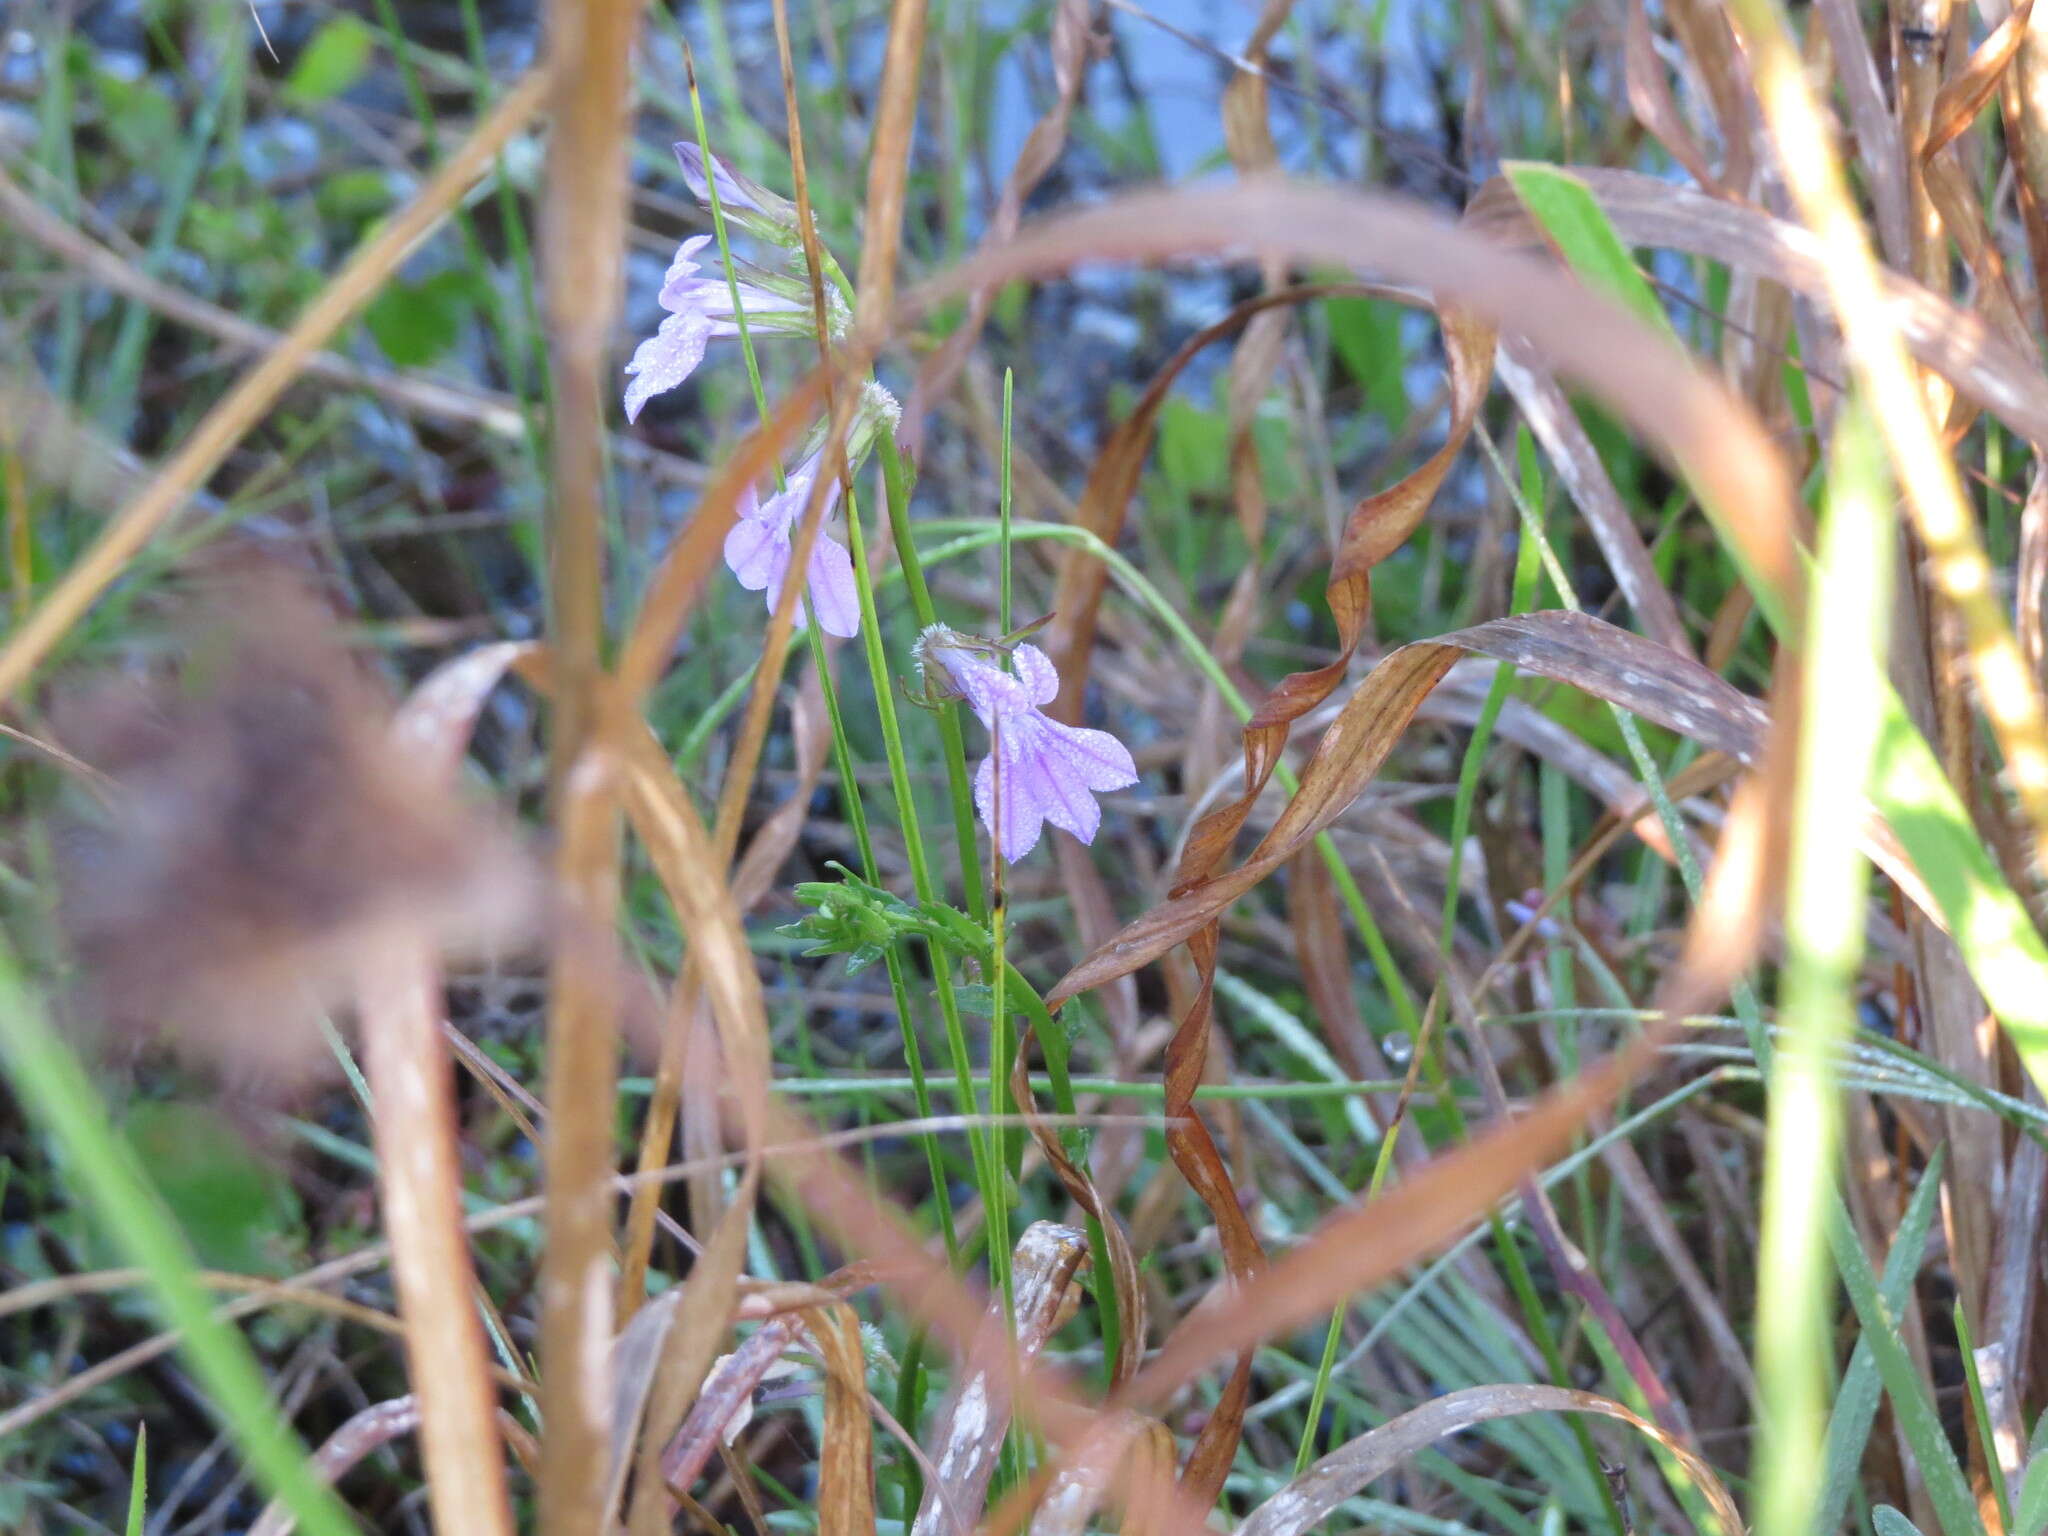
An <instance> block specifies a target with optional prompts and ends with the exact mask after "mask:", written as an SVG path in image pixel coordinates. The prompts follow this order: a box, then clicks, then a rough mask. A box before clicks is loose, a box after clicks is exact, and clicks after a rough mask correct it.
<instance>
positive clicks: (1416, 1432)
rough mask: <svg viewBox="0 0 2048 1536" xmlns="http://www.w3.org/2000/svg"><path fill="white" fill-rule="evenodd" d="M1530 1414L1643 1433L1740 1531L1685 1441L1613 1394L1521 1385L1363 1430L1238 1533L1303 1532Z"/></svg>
mask: <svg viewBox="0 0 2048 1536" xmlns="http://www.w3.org/2000/svg"><path fill="white" fill-rule="evenodd" d="M1525 1413H1591V1414H1598V1415H1600V1416H1601V1417H1603V1418H1609V1419H1614V1420H1616V1421H1618V1422H1619V1423H1623V1424H1626V1425H1628V1426H1629V1427H1630V1428H1632V1429H1635V1430H1637V1431H1639V1432H1640V1433H1641V1434H1643V1435H1644V1436H1645V1437H1646V1438H1648V1439H1650V1440H1652V1441H1654V1442H1655V1443H1656V1445H1657V1446H1658V1447H1659V1449H1661V1450H1663V1451H1664V1452H1665V1453H1667V1454H1668V1455H1669V1456H1670V1457H1671V1458H1672V1459H1673V1460H1674V1461H1676V1462H1677V1463H1678V1464H1679V1465H1680V1466H1682V1467H1684V1468H1685V1470H1686V1473H1687V1475H1688V1476H1689V1477H1691V1479H1692V1481H1693V1484H1694V1486H1695V1487H1697V1488H1698V1489H1699V1490H1700V1492H1701V1493H1702V1494H1704V1495H1705V1496H1706V1499H1707V1503H1708V1505H1709V1506H1710V1507H1711V1508H1712V1509H1713V1511H1714V1514H1715V1517H1716V1518H1717V1519H1719V1520H1720V1521H1721V1523H1722V1525H1723V1526H1724V1527H1725V1528H1726V1531H1727V1536H1742V1533H1743V1529H1744V1527H1743V1524H1742V1516H1741V1513H1740V1511H1739V1510H1738V1509H1737V1508H1736V1505H1735V1500H1734V1499H1733V1498H1732V1497H1731V1496H1730V1495H1729V1492H1728V1489H1727V1488H1726V1486H1724V1485H1723V1483H1722V1482H1721V1479H1720V1477H1719V1475H1718V1474H1716V1473H1715V1471H1714V1469H1713V1468H1712V1467H1710V1466H1708V1465H1707V1464H1706V1462H1704V1461H1702V1460H1701V1459H1700V1458H1699V1457H1698V1456H1697V1455H1695V1454H1694V1453H1693V1452H1692V1451H1691V1450H1689V1449H1688V1448H1687V1447H1686V1446H1685V1444H1684V1443H1683V1442H1682V1441H1680V1440H1678V1439H1676V1438H1675V1437H1674V1436H1672V1435H1669V1434H1667V1433H1665V1431H1663V1430H1661V1429H1659V1428H1658V1427H1657V1426H1656V1425H1655V1424H1652V1423H1650V1422H1649V1421H1648V1420H1646V1419H1643V1418H1640V1417H1638V1416H1637V1415H1636V1414H1635V1413H1633V1412H1631V1411H1630V1410H1629V1409H1627V1408H1625V1407H1623V1406H1622V1405H1621V1404H1620V1403H1617V1402H1615V1401H1614V1400H1613V1399H1611V1398H1606V1397H1600V1396H1597V1395H1595V1394H1594V1393H1591V1392H1575V1391H1572V1390H1571V1389H1569V1388H1566V1387H1551V1386H1538V1385H1533V1384H1528V1383H1523V1382H1503V1383H1501V1384H1499V1385H1496V1386H1485V1387H1465V1388H1463V1389H1461V1390H1459V1391H1456V1392H1446V1393H1445V1394H1444V1395H1443V1396H1442V1397H1439V1398H1434V1399H1432V1400H1431V1401H1429V1402H1426V1403H1424V1404H1422V1405H1421V1406H1420V1407H1417V1408H1411V1409H1409V1410H1408V1412H1406V1413H1404V1414H1402V1415H1401V1416H1400V1417H1399V1418H1395V1419H1390V1420H1388V1421H1387V1422H1386V1423H1385V1424H1382V1425H1380V1426H1379V1427H1378V1428H1377V1429H1371V1430H1368V1431H1366V1433H1364V1434H1362V1435H1360V1436H1359V1437H1358V1438H1357V1439H1355V1440H1353V1441H1351V1442H1349V1443H1348V1444H1346V1445H1343V1446H1340V1447H1339V1448H1338V1449H1336V1450H1334V1451H1332V1452H1330V1454H1329V1455H1327V1456H1325V1457H1323V1458H1322V1460H1320V1461H1318V1462H1317V1463H1316V1464H1315V1465H1314V1466H1312V1467H1310V1468H1309V1469H1308V1470H1307V1471H1306V1472H1304V1473H1302V1474H1301V1476H1299V1477H1297V1478H1296V1479H1295V1480H1294V1481H1293V1482H1291V1483H1289V1484H1288V1485H1287V1486H1286V1487H1285V1488H1282V1489H1281V1490H1280V1491H1279V1492H1278V1493H1276V1494H1274V1495H1273V1496H1272V1497H1271V1498H1269V1499H1267V1500H1266V1502H1265V1503H1263V1504H1261V1505H1259V1507H1258V1508H1256V1509H1254V1510H1253V1511H1252V1512H1251V1513H1250V1514H1249V1515H1247V1516H1246V1517H1245V1521H1244V1524H1242V1525H1240V1526H1239V1527H1238V1528H1237V1536H1304V1533H1306V1532H1308V1531H1312V1530H1314V1529H1315V1528H1316V1527H1317V1526H1318V1525H1320V1524H1321V1523H1322V1522H1323V1521H1324V1520H1325V1519H1326V1518H1327V1517H1328V1516H1329V1515H1331V1514H1332V1513H1334V1512H1335V1510H1336V1508H1337V1506H1338V1505H1340V1504H1342V1503H1343V1502H1344V1501H1345V1500H1346V1499H1348V1498H1350V1497H1352V1496H1353V1495H1354V1494H1356V1493H1358V1492H1360V1491H1361V1490H1362V1489H1364V1488H1365V1487H1366V1485H1367V1484H1369V1483H1371V1482H1372V1481H1373V1480H1374V1479H1376V1478H1379V1477H1383V1476H1385V1475H1386V1474H1387V1473H1388V1472H1390V1471H1391V1470H1393V1468H1395V1467H1396V1466H1398V1465H1400V1464H1401V1463H1402V1462H1403V1461H1406V1460H1407V1459H1408V1458H1409V1457H1410V1456H1413V1455H1414V1454H1415V1453H1416V1452H1418V1451H1421V1450H1424V1449H1426V1448H1427V1447H1429V1446H1431V1445H1433V1444H1435V1443H1436V1442H1437V1441H1438V1440H1441V1439H1443V1438H1444V1436H1446V1435H1454V1434H1457V1433H1458V1432H1459V1431H1461V1430H1466V1429H1471V1428H1472V1427H1473V1426H1474V1425H1478V1424H1486V1423H1490V1422H1492V1421H1493V1420H1495V1419H1504V1418H1512V1417H1514V1416H1516V1415H1519V1414H1525Z"/></svg>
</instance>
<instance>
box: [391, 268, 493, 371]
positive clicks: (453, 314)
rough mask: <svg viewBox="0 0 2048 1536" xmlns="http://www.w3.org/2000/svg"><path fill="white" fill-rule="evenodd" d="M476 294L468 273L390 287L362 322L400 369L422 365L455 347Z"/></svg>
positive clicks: (439, 276) (430, 278) (447, 274)
mask: <svg viewBox="0 0 2048 1536" xmlns="http://www.w3.org/2000/svg"><path fill="white" fill-rule="evenodd" d="M474 293H475V285H474V283H473V282H472V281H471V279H470V276H469V274H468V273H466V272H455V271H449V272H436V273H435V274H434V275H433V276H432V277H428V278H422V279H421V280H420V281H419V282H417V283H391V284H389V285H388V286H386V288H385V289H384V291H383V292H382V293H380V294H378V295H377V297H376V299H375V300H374V301H373V302H372V303H371V305H370V307H369V308H368V309H367V310H365V311H364V312H363V323H364V324H365V325H367V326H368V327H369V328H370V334H371V335H372V336H374V337H375V338H376V339H377V345H378V346H379V347H381V348H382V349H383V351H384V355H385V356H386V357H388V358H390V359H391V361H392V363H393V364H395V365H396V366H397V367H400V368H418V367H422V366H424V365H425V364H427V363H431V362H432V361H434V359H435V358H437V357H439V356H440V355H441V354H442V353H444V352H446V351H447V350H448V349H449V348H450V347H452V346H454V345H455V338H456V337H457V336H458V335H460V334H461V331H462V321H463V319H464V317H465V316H466V315H468V313H469V311H470V307H471V302H472V299H473V297H474Z"/></svg>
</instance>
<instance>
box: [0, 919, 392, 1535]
mask: <svg viewBox="0 0 2048 1536" xmlns="http://www.w3.org/2000/svg"><path fill="white" fill-rule="evenodd" d="M0 1056H4V1057H5V1060H6V1065H7V1071H8V1074H9V1076H11V1077H12V1078H13V1079H14V1085H15V1088H16V1090H17V1097H18V1098H19V1100H20V1102H21V1103H22V1104H23V1105H25V1106H27V1107H28V1108H29V1109H30V1111H31V1112H32V1113H34V1114H35V1115H36V1116H37V1117H38V1118H40V1119H41V1120H42V1122H43V1125H44V1127H45V1128H46V1129H47V1130H48V1131H49V1133H50V1135H51V1136H52V1137H53V1138H54V1139H55V1140H56V1142H57V1145H58V1146H59V1148H61V1149H62V1152H63V1155H64V1158H65V1161H66V1163H67V1165H68V1167H67V1174H68V1179H67V1185H68V1187H69V1188H71V1189H72V1190H74V1191H75V1192H76V1193H77V1195H78V1196H79V1198H80V1199H81V1200H82V1201H83V1202H84V1204H85V1205H86V1206H87V1207H88V1208H89V1209H90V1210H91V1212H92V1213H93V1215H94V1216H95V1217H96V1218H97V1219H98V1222H99V1225H100V1227H101V1229H102V1230H103V1231H104V1232H105V1234H106V1236H107V1238H108V1239H109V1240H110V1241H111V1242H113V1243H114V1244H115V1245H116V1246H117V1247H118V1248H119V1249H120V1250H121V1251H122V1253H123V1254H125V1255H126V1257H127V1259H128V1262H130V1263H131V1264H133V1265H135V1266H136V1267H137V1268H138V1269H141V1270H144V1271H146V1272H147V1273H148V1275H149V1281H150V1286H151V1288H152V1289H153V1290H154V1291H155V1293H156V1302H157V1307H158V1309H159V1311H160V1312H161V1313H162V1314H163V1320H164V1323H165V1325H166V1326H167V1327H169V1328H172V1329H174V1330H176V1331H177V1332H178V1333H180V1334H182V1335H183V1336H184V1344H183V1348H184V1351H185V1358H186V1359H187V1361H188V1362H190V1364H191V1367H192V1372H193V1374H194V1375H195V1376H197V1377H198V1378H199V1382H200V1385H201V1386H202V1387H203V1388H204V1389H205V1391H206V1394H207V1396H208V1397H209V1398H211V1399H212V1402H213V1406H214V1409H215V1411H216V1412H217V1413H219V1415H220V1416H221V1419H222V1421H223V1423H224V1424H225V1426H226V1428H227V1430H228V1433H229V1434H230V1435H231V1436H232V1437H233V1438H234V1440H235V1442H236V1443H237V1444H238V1445H239V1446H240V1447H241V1450H242V1454H243V1455H244V1456H245V1457H246V1458H247V1459H248V1463H249V1467H250V1470H251V1471H252V1472H254V1474H255V1475H256V1478H257V1480H258V1481H260V1482H261V1483H262V1484H263V1485H264V1486H265V1487H266V1488H268V1489H269V1490H270V1491H271V1492H272V1493H273V1494H275V1495H276V1496H277V1497H278V1498H280V1499H282V1500H284V1502H285V1504H286V1506H287V1507H288V1508H289V1509H290V1510H291V1511H292V1512H293V1514H294V1515H295V1516H297V1518H298V1522H299V1526H300V1528H301V1529H302V1530H304V1531H306V1532H307V1533H308V1536H349V1533H350V1532H352V1531H353V1530H354V1529H355V1526H354V1523H353V1522H352V1521H351V1520H350V1519H349V1517H348V1514H347V1513H346V1512H345V1511H344V1510H343V1509H342V1507H341V1504H340V1503H339V1501H338V1500H336V1498H335V1496H334V1494H333V1492H332V1491H331V1490H330V1489H329V1488H328V1487H327V1485H326V1484H325V1483H323V1482H321V1481H320V1480H319V1479H318V1478H317V1477H315V1476H314V1475H313V1471H312V1468H311V1466H310V1465H309V1464H308V1462H307V1460H306V1454H305V1449H304V1447H303V1446H301V1445H300V1444H299V1443H298V1439H297V1437H296V1436H295V1435H293V1434H292V1432H291V1430H290V1428H289V1427H288V1426H287V1425H286V1423H285V1421H284V1419H283V1418H282V1417H280V1415H279V1414H278V1411H277V1406H276V1404H274V1403H273V1402H272V1401H271V1400H270V1393H269V1390H268V1389H267V1388H266V1387H265V1385H264V1382H263V1373H262V1371H261V1370H260V1369H259V1368H258V1366H257V1364H256V1359H255V1357H254V1356H253V1355H252V1354H251V1353H250V1351H249V1346H248V1344H247V1342H246V1341H245V1340H244V1339H243V1338H242V1336H241V1335H240V1334H239V1333H236V1332H235V1331H234V1330H233V1329H232V1328H230V1327H228V1326H227V1324H225V1323H223V1322H221V1321H220V1319H218V1318H216V1317H215V1316H214V1314H213V1305H212V1302H211V1301H210V1300H209V1299H208V1297H207V1294H206V1292H205V1290H204V1289H202V1288H201V1286H200V1284H199V1278H198V1274H197V1272H196V1270H195V1267H194V1265H193V1261H192V1254H191V1250H190V1249H189V1248H188V1247H187V1246H186V1244H185V1239H184V1236H183V1234H182V1233H180V1232H179V1231H178V1229H177V1227H176V1226H175V1225H174V1224H173V1222H172V1221H171V1218H170V1216H169V1214H168V1213H167V1212H166V1211H165V1210H164V1207H163V1205H162V1203H161V1202H160V1201H159V1200H158V1198H157V1195H156V1192H155V1190H153V1189H152V1188H151V1187H150V1183H149V1179H148V1176H147V1175H146V1174H145V1173H144V1172H143V1171H142V1169H141V1168H140V1167H139V1166H138V1165H137V1163H136V1161H135V1157H134V1154H133V1153H132V1152H131V1151H130V1150H129V1148H128V1146H127V1144H126V1143H125V1142H123V1141H122V1140H121V1138H120V1137H119V1136H118V1135H117V1134H116V1133H115V1131H114V1128H113V1119H112V1117H111V1116H110V1115H109V1114H108V1113H107V1107H106V1105H105V1104H104V1103H103V1102H102V1101H101V1099H100V1096H99V1094H98V1092H97V1091H96V1090H95V1089H94V1088H93V1085H92V1083H91V1081H90V1080H89V1079H88V1078H87V1077H86V1075H85V1069H84V1068H83V1067H82V1066H80V1065H79V1062H78V1058H77V1057H76V1056H74V1055H73V1054H72V1053H71V1051H70V1050H69V1048H68V1047H66V1045H65V1044H64V1041H63V1040H62V1038H61V1037H60V1036H59V1035H58V1034H57V1032H56V1030H55V1029H53V1028H52V1027H51V1025H50V1021H49V1020H48V1018H46V1017H45V1016H44V1014H43V1010H42V1007H41V1005H40V1003H39V1002H38V1001H37V999H36V998H35V997H34V996H32V995H31V994H30V992H29V990H28V988H27V987H26V986H25V985H24V984H23V983H22V980H21V976H20V973H19V971H18V970H17V968H16V964H15V960H14V956H13V955H12V954H11V953H9V952H7V951H6V950H4V949H0Z"/></svg>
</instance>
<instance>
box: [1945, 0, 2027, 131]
mask: <svg viewBox="0 0 2048 1536" xmlns="http://www.w3.org/2000/svg"><path fill="white" fill-rule="evenodd" d="M2033 13H2034V0H2020V3H2019V4H2018V5H2016V6H2014V7H2013V8H2012V9H2011V10H2010V11H2008V12H2007V13H2006V16H2005V19H2004V20H2003V21H2001V22H2000V23H1999V24H1998V25H1997V26H1995V27H1993V28H1992V29H1991V35H1990V36H1989V37H1987V38H1985V39H1984V41H1983V42H1981V43H1979V44H1978V45H1977V48H1976V51H1975V52H1973V53H1972V54H1971V55H1970V57H1969V59H1968V60H1967V61H1965V63H1964V65H1963V67H1962V68H1961V69H1960V70H1958V71H1957V72H1956V73H1955V74H1953V75H1950V76H1949V77H1948V79H1946V80H1944V81H1943V82H1942V83H1941V89H1940V90H1939V91H1937V92H1936V93H1935V96H1934V105H1933V109H1932V111H1931V112H1930V113H1929V114H1928V123H1927V142H1926V144H1925V146H1924V147H1923V148H1922V149H1921V151H1920V153H1921V155H1922V156H1923V157H1924V158H1927V159H1932V158H1933V157H1934V156H1935V155H1938V154H1940V153H1941V151H1942V150H1944V149H1946V148H1947V147H1948V146H1949V145H1950V144H1953V143H1954V142H1955V141H1956V139H1957V138H1959V137H1960V136H1961V135H1962V133H1963V131H1964V130H1965V129H1967V128H1968V127H1969V126H1970V124H1971V123H1973V122H1975V121H1976V120H1977V114H1978V113H1979V112H1982V111H1983V110H1984V108H1985V106H1986V105H1987V104H1988V103H1989V102H1990V100H1991V93H1992V92H1993V91H1995V90H1997V89H1998V83H1999V80H2000V78H2001V77H2002V76H2003V75H2004V74H2005V71H2006V67H2007V66H2008V65H2010V64H2011V63H2012V61H2013V59H2014V58H2015V57H2017V56H2018V54H2019V51H2020V44H2021V42H2022V41H2023V40H2024V39H2025V38H2026V35H2027V21H2028V18H2029V17H2031V16H2032V15H2033Z"/></svg>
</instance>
